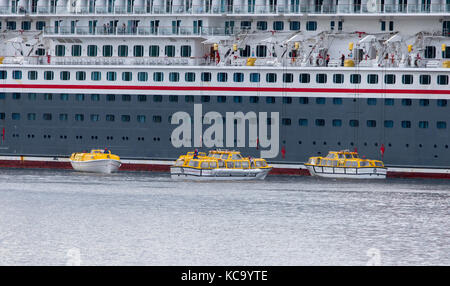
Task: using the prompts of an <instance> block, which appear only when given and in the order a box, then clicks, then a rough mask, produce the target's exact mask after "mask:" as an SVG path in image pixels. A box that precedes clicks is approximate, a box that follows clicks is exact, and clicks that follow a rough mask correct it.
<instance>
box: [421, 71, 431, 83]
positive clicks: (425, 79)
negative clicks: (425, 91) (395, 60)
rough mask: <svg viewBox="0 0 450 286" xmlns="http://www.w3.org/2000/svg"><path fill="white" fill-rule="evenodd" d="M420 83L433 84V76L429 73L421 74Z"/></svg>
mask: <svg viewBox="0 0 450 286" xmlns="http://www.w3.org/2000/svg"><path fill="white" fill-rule="evenodd" d="M419 83H420V84H421V85H429V84H431V76H430V75H428V74H421V75H420V76H419Z"/></svg>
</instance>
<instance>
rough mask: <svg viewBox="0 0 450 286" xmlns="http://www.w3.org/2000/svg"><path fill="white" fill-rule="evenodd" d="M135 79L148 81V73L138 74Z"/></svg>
mask: <svg viewBox="0 0 450 286" xmlns="http://www.w3.org/2000/svg"><path fill="white" fill-rule="evenodd" d="M137 78H138V81H143V82H145V81H148V72H138V75H137Z"/></svg>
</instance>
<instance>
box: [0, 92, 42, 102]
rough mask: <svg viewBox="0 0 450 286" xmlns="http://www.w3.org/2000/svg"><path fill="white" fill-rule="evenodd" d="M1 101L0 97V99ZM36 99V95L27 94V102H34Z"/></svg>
mask: <svg viewBox="0 0 450 286" xmlns="http://www.w3.org/2000/svg"><path fill="white" fill-rule="evenodd" d="M0 99H1V97H0ZM36 99H37V95H36V93H29V94H28V100H36Z"/></svg>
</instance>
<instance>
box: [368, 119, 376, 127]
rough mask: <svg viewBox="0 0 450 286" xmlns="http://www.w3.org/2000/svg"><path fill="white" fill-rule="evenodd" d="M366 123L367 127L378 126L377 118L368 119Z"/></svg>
mask: <svg viewBox="0 0 450 286" xmlns="http://www.w3.org/2000/svg"><path fill="white" fill-rule="evenodd" d="M366 124H367V127H377V121H376V120H367V122H366Z"/></svg>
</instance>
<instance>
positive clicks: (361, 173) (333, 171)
mask: <svg viewBox="0 0 450 286" xmlns="http://www.w3.org/2000/svg"><path fill="white" fill-rule="evenodd" d="M306 168H307V169H308V171H309V173H310V174H311V176H317V177H323V178H337V179H339V178H342V179H345V178H347V179H386V171H387V170H386V168H376V167H375V168H344V167H318V166H306Z"/></svg>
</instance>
